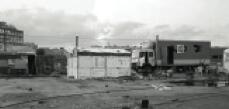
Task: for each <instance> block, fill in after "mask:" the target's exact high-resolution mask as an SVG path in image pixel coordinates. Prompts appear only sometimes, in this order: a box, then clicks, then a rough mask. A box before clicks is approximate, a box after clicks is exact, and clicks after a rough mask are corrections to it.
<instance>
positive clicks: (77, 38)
mask: <svg viewBox="0 0 229 109" xmlns="http://www.w3.org/2000/svg"><path fill="white" fill-rule="evenodd" d="M75 44H76V45H75V47H76V49H77V48H78V45H79V36H76V42H75Z"/></svg>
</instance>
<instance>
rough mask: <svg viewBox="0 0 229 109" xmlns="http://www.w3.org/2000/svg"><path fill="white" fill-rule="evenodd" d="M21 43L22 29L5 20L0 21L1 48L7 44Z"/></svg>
mask: <svg viewBox="0 0 229 109" xmlns="http://www.w3.org/2000/svg"><path fill="white" fill-rule="evenodd" d="M23 43H24V32H23V31H22V30H18V29H17V28H16V27H15V26H13V25H9V24H7V23H6V22H0V44H1V46H3V48H5V46H7V45H22V44H23ZM1 49H2V48H1Z"/></svg>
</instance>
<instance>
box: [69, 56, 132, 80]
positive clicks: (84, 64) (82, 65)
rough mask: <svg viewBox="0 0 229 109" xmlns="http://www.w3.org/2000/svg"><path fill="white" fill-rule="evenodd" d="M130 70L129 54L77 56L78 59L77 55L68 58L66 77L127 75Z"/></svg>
mask: <svg viewBox="0 0 229 109" xmlns="http://www.w3.org/2000/svg"><path fill="white" fill-rule="evenodd" d="M77 61H78V62H77ZM77 63H78V66H77ZM130 72H131V57H130V56H78V60H77V57H70V58H68V67H67V73H68V77H69V76H74V78H75V79H86V78H94V77H119V76H129V75H130Z"/></svg>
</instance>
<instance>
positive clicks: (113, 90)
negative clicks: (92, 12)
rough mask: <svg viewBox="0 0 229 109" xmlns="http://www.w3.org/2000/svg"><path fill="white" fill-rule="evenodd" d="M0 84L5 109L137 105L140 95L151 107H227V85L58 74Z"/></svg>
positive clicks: (93, 108)
mask: <svg viewBox="0 0 229 109" xmlns="http://www.w3.org/2000/svg"><path fill="white" fill-rule="evenodd" d="M152 84H153V85H158V86H160V85H161V84H163V86H170V87H171V90H158V89H155V88H153V87H152ZM0 87H1V88H0V108H5V109H121V108H122V107H130V108H131V109H138V107H139V106H140V104H141V100H143V99H148V100H149V104H150V107H153V108H154V109H175V108H176V109H216V108H217V109H228V108H229V104H228V103H227V102H228V100H229V88H228V87H224V88H213V87H200V86H198V87H187V86H175V85H171V84H165V83H162V82H161V81H143V80H137V81H118V80H112V81H101V80H81V81H79V80H77V81H66V80H64V79H61V78H33V79H9V80H6V79H0Z"/></svg>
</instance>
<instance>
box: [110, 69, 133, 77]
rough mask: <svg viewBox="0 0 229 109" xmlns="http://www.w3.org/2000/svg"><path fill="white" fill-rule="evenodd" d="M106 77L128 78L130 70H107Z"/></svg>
mask: <svg viewBox="0 0 229 109" xmlns="http://www.w3.org/2000/svg"><path fill="white" fill-rule="evenodd" d="M107 76H108V77H119V76H130V68H109V69H107Z"/></svg>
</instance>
